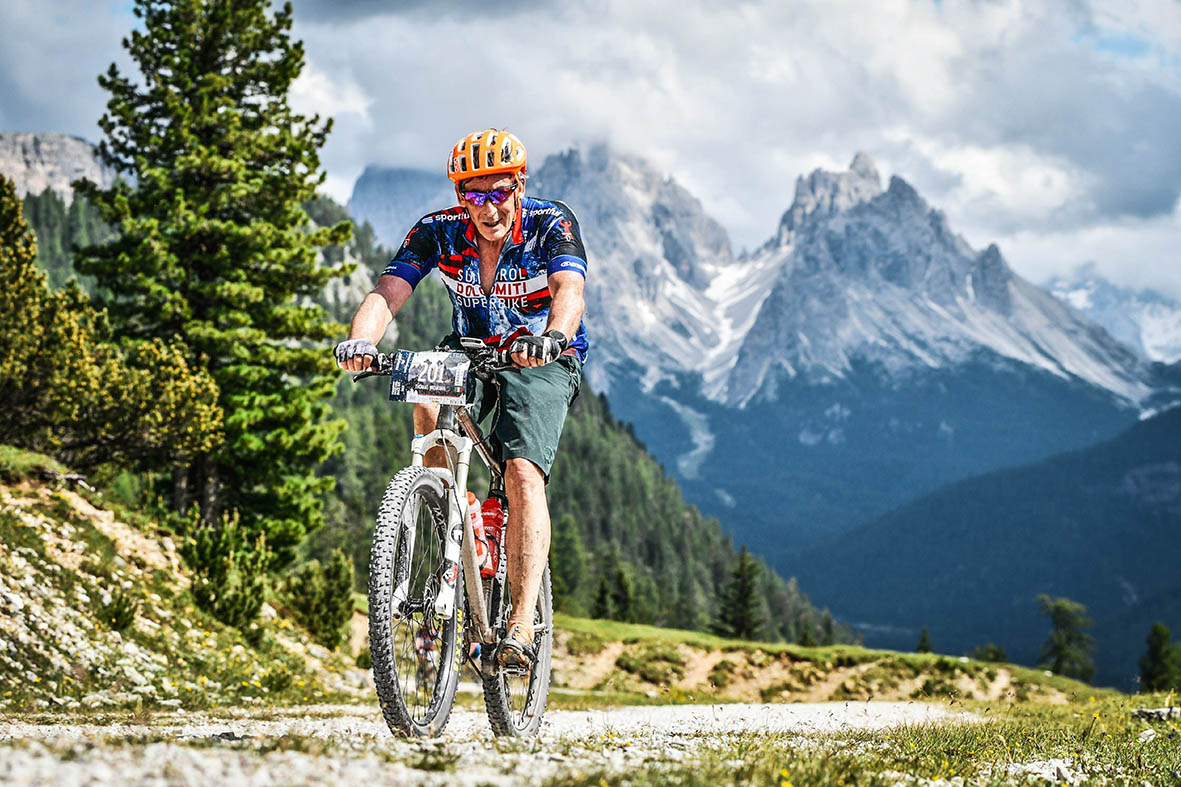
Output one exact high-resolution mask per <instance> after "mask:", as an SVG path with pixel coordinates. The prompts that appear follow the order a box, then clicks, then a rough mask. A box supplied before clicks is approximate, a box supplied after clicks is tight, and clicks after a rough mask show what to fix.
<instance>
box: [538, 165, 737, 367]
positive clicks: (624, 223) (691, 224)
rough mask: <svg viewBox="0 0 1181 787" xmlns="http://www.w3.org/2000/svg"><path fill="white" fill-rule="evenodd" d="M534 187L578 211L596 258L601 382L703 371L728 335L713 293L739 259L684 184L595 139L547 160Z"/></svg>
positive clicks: (593, 321)
mask: <svg viewBox="0 0 1181 787" xmlns="http://www.w3.org/2000/svg"><path fill="white" fill-rule="evenodd" d="M529 190H530V192H531V193H532V194H534V195H535V196H538V197H540V198H542V199H559V200H562V201H564V202H566V203H567V204H569V205H570V207H571V208H573V210H574V212H575V214H576V215H577V216H578V221H579V226H580V227H581V230H582V237H583V241H584V242H585V244H586V247H587V253H588V256H589V257H590V265H591V275H590V276H589V277H588V280H587V291H586V301H587V308H586V321H587V327H588V330H589V331H590V335H591V342H592V345H591V352H592V354H593V356H594V359H595V360H594V363H593V364H591V365H590V366H588V373H589V375H590V380H591V382H592V384H593V385H594V386H595V387H596V388H597V389H599V390H608V389H609V388H610V387H611V381H612V379H613V378H614V377H616V376H617V375H620V374H630V375H637V374H638V375H640V376H641V377H644V376H645V375H648V376H649V377H648V378H646V383H645V384H646V385H648V386H650V385H651V383H652V381H653V380H655V379H657V378H659V377H662V376H666V375H668V374H671V373H680V372H690V371H696V370H697V369H698V368H699V366H700V363H701V354H702V352H704V351H708V350H712V349H715V348H717V347H718V346H719V345H720V344H721V343H722V342H723V341H724V338H725V337H724V334H723V331H722V330H721V326H719V324H718V323H717V319H716V312H717V304H716V303H715V301H714V300H713V299H712V298H711V297H710V295H709V293H708V292H707V290H708V288H709V285H710V282H712V281H713V280H714V279H715V278H716V276H717V272H718V271H719V270H720V269H722V268H725V267H726V266H729V265H732V264H733V262H734V260H733V255H732V253H731V250H730V242H729V239H728V238H727V236H726V232H725V230H724V229H723V228H722V227H721V225H719V224H718V223H717V222H716V221H714V220H713V219H711V218H710V217H709V216H707V215H706V214H705V212H704V210H703V209H702V207H701V203H700V202H698V201H697V200H696V199H695V198H694V197H693V196H692V195H691V194H689V193H688V192H687V191H685V190H684V189H683V188H682V187H681V186H680V185H679V184H677V183H676V181H674V180H672V179H671V178H668V177H665V176H664V175H662V174H661V173H660V172H658V171H657V170H656V169H654V168H653V167H652V166H650V165H649V164H648V163H647V162H645V161H644V160H642V159H640V158H638V157H635V156H629V155H625V154H620V153H617V152H614V151H612V150H610V149H608V148H606V147H604V146H594V147H590V148H587V149H584V150H571V151H568V152H566V153H563V154H561V155H557V156H551V157H550V158H548V159H546V161H545V163H544V164H543V165H542V166H541V168H540V169H538V170H537V172H536V173H535V175H534V177H532V178H531V179H530V181H529Z"/></svg>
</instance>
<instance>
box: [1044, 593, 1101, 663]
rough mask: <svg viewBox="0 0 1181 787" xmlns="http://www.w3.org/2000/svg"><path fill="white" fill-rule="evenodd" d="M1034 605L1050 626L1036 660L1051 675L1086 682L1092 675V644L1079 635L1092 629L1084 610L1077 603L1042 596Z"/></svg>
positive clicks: (1086, 638)
mask: <svg viewBox="0 0 1181 787" xmlns="http://www.w3.org/2000/svg"><path fill="white" fill-rule="evenodd" d="M1037 602H1038V605H1039V606H1040V607H1041V610H1042V612H1043V613H1044V614H1045V615H1047V616H1048V617H1049V618H1050V626H1051V628H1050V635H1049V636H1048V637H1047V638H1046V642H1045V644H1043V645H1042V652H1041V656H1040V660H1041V661H1042V662H1043V664H1044V666H1045V667H1046V668H1047V669H1049V670H1050V671H1052V672H1055V673H1057V674H1059V675H1066V676H1069V677H1072V678H1078V679H1079V680H1083V681H1089V680H1090V679H1091V676H1092V675H1094V674H1095V662H1094V661H1092V660H1091V651H1092V650H1094V649H1095V640H1094V639H1092V638H1091V636H1090V635H1089V634H1087V633H1086V632H1085V631H1083V629H1085V628H1089V627H1091V626H1093V625H1094V621H1092V620H1091V619H1090V618H1089V617H1087V608H1086V607H1085V606H1083V605H1082V604H1080V603H1078V602H1077V601H1071V600H1070V599H1068V598H1051V597H1049V596H1047V595H1046V594H1045V593H1042V594H1040V595H1039V596H1038V597H1037Z"/></svg>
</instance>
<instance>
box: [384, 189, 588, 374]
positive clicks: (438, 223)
mask: <svg viewBox="0 0 1181 787" xmlns="http://www.w3.org/2000/svg"><path fill="white" fill-rule="evenodd" d="M436 268H437V269H438V271H439V276H440V277H441V278H442V279H443V284H445V285H446V286H447V293H448V294H449V295H450V296H451V306H452V309H453V310H452V315H451V326H452V328H453V329H454V331H455V333H456V334H458V335H459V336H477V337H479V338H481V339H492V340H496V339H498V338H507V337H509V336H511V335H512V334H513V333H517V332H520V331H521V329H525V330H527V331H528V332H530V333H534V334H541V333H544V332H545V329H546V323H547V321H548V320H549V309H550V301H551V300H552V298H551V296H550V290H549V276H550V274H553V273H558V272H560V271H573V272H574V273H577V274H579V275H581V276H582V277H583V278H585V277H586V250H585V249H584V248H583V246H582V237H581V235H580V234H579V231H578V220H577V219H576V218H575V217H574V212H573V211H571V210H570V208H568V207H566V205H564V204H563V203H561V202H548V201H545V200H540V199H532V198H529V197H525V198H524V199H523V200H522V204H521V210H520V211H519V212H518V214H517V218H516V221H515V222H514V223H513V229H512V233H511V235H510V237H509V238H507V239H506V240H505V245H504V248H503V249H502V250H501V252H500V262H499V264H498V265H497V268H496V280H495V282H494V283H493V285H492V292H491V293H489V294H488V295H485V294H484V290H483V288H482V287H481V286H480V253H479V251H478V250H477V249H476V228H475V226H474V225H473V224H472V222H471V220H470V219H469V218H468V217H467V213H466V212H465V211H464V209H463V208H461V207H454V208H448V209H447V210H441V211H437V212H435V213H431V214H429V215H426V216H423V217H422V218H421V219H419V221H418V223H417V224H415V225H414V228H413V229H411V230H410V232H409V234H407V235H406V240H405V241H404V242H403V243H402V248H401V249H399V250H398V253H397V254H395V255H394V258H393V259H392V260H390V263H389V265H386V267H385V270H384V271H383V272H382V275H383V276H397V277H398V278H400V279H405V280H406V281H407V282H408V283H409V284H410V286H411V287H416V286H418V283H419V282H420V281H422V278H423V277H424V276H426V275H427V274H429V273H430V272H431V271H432V270H434V269H436ZM588 348H589V344H588V342H587V338H586V326H585V325H583V324H582V323H581V322H579V324H578V333H576V334H575V335H574V336H573V337H571V338H570V349H572V350H574V351H575V353H576V354H577V356H578V360H579V361H586V354H587V350H588Z"/></svg>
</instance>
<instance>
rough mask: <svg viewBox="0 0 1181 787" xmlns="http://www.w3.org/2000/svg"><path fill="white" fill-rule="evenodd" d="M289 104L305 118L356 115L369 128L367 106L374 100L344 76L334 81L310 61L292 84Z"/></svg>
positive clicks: (370, 124) (370, 123) (370, 125)
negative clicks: (317, 115) (316, 114)
mask: <svg viewBox="0 0 1181 787" xmlns="http://www.w3.org/2000/svg"><path fill="white" fill-rule="evenodd" d="M289 102H290V104H291V107H292V108H293V109H295V111H297V112H300V113H303V114H308V115H310V114H313V113H317V112H318V113H319V114H320V115H321V116H322V117H336V118H339V117H341V116H342V115H357V116H359V117H360V119H361V120H362V121H363V124H364V125H365V126H368V127H369V128H372V122H371V121H370V118H369V107H370V105H372V104H373V99H371V98H369V97H368V96H366V95H365V93H364V91H362V90H361V88H360V87H359V86H358V85H357V83H356V82H354V81H352V80H351V79H349V78H347V77H344V78H340V77H338V78H336V79H333V78H332V77H330V76H329V75H328V74H327V73H325V72H324V71H321V70H319V69H318V68H316V66H315V64H314V63H312V62H311V60H310V59H309V60H308V62H307V63H306V64H305V65H304V69H303V72H302V73H300V75H299V76H298V77H296V79H295V81H294V82H292V83H291V92H290V94H289Z"/></svg>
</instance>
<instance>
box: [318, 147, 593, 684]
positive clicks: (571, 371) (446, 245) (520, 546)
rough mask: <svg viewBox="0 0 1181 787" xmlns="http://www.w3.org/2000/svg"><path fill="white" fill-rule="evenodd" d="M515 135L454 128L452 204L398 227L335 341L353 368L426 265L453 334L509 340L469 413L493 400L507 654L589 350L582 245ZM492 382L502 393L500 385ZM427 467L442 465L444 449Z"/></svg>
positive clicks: (527, 648)
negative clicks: (528, 184)
mask: <svg viewBox="0 0 1181 787" xmlns="http://www.w3.org/2000/svg"><path fill="white" fill-rule="evenodd" d="M525 173H526V156H525V146H524V145H523V144H522V143H521V141H520V140H519V139H517V137H516V136H515V135H513V134H510V133H508V132H506V131H501V130H499V129H488V130H486V131H479V132H476V133H473V134H469V135H468V136H466V137H463V138H462V139H460V140H459V142H457V143H456V144H455V147H454V148H452V150H451V155H450V157H449V158H448V161H447V176H448V177H449V178H450V179H451V181H452V183H454V184H455V194H456V197H457V198H458V200H459V205H458V206H456V207H453V208H448V209H446V210H441V211H437V212H435V213H431V214H428V215H427V216H424V217H423V218H422V219H420V220H419V221H418V223H417V224H416V225H415V226H414V227H413V228H412V229H411V230H410V232H409V233H408V234H407V235H406V240H405V241H404V242H403V243H402V247H401V248H400V249H399V250H398V252H397V254H395V255H394V258H393V259H392V260H391V261H390V263H389V265H387V266H386V268H385V271H383V273H382V275H381V276H380V277H379V279H378V281H377V284H376V286H374V288H373V291H372V292H370V293H369V294H368V295H366V296H365V299H364V300H363V301H362V302H361V305H360V306H359V307H358V308H357V313H356V315H354V317H353V321H352V324H351V326H350V327H349V338H348V339H347V340H346V341H343V342H341V343H340V344H338V345H337V346H336V350H335V355H336V359H337V362H338V363H339V365H340V367H341V368H342V369H345V370H347V371H350V372H361V371H365V370H367V369H369V367H370V364H371V363H372V361H373V360H374V358H375V357H376V356H377V346H376V345H377V342H378V341H380V340H381V337H382V336H384V335H385V331H386V328H388V327H389V324H390V322H391V321H393V319H394V318H395V317H396V316H397V314H398V311H399V310H400V309H401V308H402V306H403V305H404V304H405V303H406V301H407V299H408V298H409V297H410V295H411V293H412V292H413V290H414V288H415V286H417V284H418V283H419V282H420V281H421V280H422V279H423V278H424V277H425V276H426V275H427V274H429V273H430V272H431V271H432V270H434V269H438V271H439V276H440V278H441V279H442V280H443V283H444V284H445V285H446V287H447V292H448V295H450V297H451V305H452V309H453V310H452V318H451V325H452V329H453V331H454V333H453V334H452V335H450V336H448V337H445V338H444V340H443V342H442V343H443V344H445V345H447V346H450V347H452V348H454V349H458V348H459V344H458V337H460V336H474V337H479V338H482V339H484V340H485V341H487V342H489V343H490V344H495V345H496V346H497V347H499V348H502V349H506V350H508V351H509V353H510V356H511V358H512V360H513V362H514V363H515V364H516V366H517V367H518V368H517V369H514V370H511V371H508V372H502V373H500V374H498V375H497V377H498V380H499V385H498V386H489V387H487V388H482V389H481V390H480V391H479V392H478V393H477V397H478V398H477V400H476V405H477V410H476V412H477V420H482V419H484V418H485V417H486V416H487V415H488V414H489V413H493V421H492V434H491V441H492V443H493V446H494V448H495V449H496V451H497V452H498V453H499V455H500V456H501V458H502V459H503V460H504V462H505V479H504V481H505V494H506V495H507V497H508V504H509V505H508V511H509V518H508V534H507V539H506V557H507V561H508V566H507V571H508V581H509V584H510V586H511V587H512V588H513V602H514V603H513V609H512V614H511V616H510V618H509V621H508V626H507V633H506V634H505V638H504V641H503V642H502V643H501V645H500V647H499V648H498V651H497V658H498V660H499V662H500V663H501V664H502V665H504V666H518V667H527V666H529V664H530V663H531V661H532V659H533V648H532V640H533V609H534V607H535V605H536V602H537V594H538V591H539V588H540V585H541V579H542V574H543V573H544V571H545V563H546V560H547V558H548V556H549V544H550V519H549V509H548V505H547V502H546V498H545V484H546V482H547V481H548V480H549V471H550V468H551V467H552V465H553V461H554V455H555V452H556V451H557V447H558V439H559V438H560V437H561V434H562V426H563V424H564V423H565V420H566V411H567V409H568V408H569V406H570V404H571V403H572V402H573V401H574V398H575V397H576V396H577V395H578V390H579V387H580V385H581V381H582V363H583V362H584V361H585V360H586V353H587V349H588V343H587V336H586V328H585V327H584V326H583V324H582V312H583V307H584V302H583V285H584V283H585V280H586V268H587V262H586V252H585V250H584V249H583V246H582V238H581V237H580V235H579V231H578V221H577V219H575V217H574V213H573V212H572V211H571V210H570V209H569V208H568V207H566V205H564V204H563V203H561V202H553V201H544V200H540V199H532V198H529V197H526V196H525ZM496 388H498V389H499V395H497V391H496V390H494V389H496ZM438 414H439V408H438V406H437V405H431V404H416V405H415V407H414V431H415V432H416V433H417V434H420V435H421V434H427V433H429V432H431V431H432V430H433V429H434V428H435V422H436V420H437V418H438ZM425 463H426V464H427V465H428V466H433V467H444V466H446V456H445V454H444V453H443V451H442V450H441V449H435V450H433V451H431V452H429V453H428V454H427V456H426V458H425Z"/></svg>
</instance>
